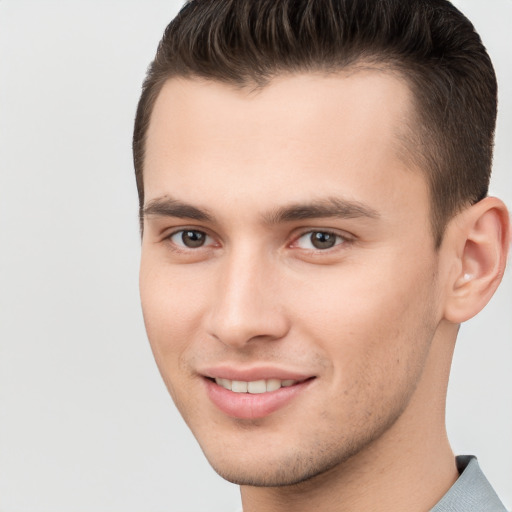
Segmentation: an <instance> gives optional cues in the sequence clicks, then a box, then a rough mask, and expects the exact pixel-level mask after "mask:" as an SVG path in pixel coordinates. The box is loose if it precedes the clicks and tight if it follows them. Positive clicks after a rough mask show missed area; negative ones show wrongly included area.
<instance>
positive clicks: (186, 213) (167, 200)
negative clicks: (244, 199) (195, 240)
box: [142, 197, 213, 222]
mask: <svg viewBox="0 0 512 512" xmlns="http://www.w3.org/2000/svg"><path fill="white" fill-rule="evenodd" d="M142 216H143V217H148V216H159V217H177V218H179V219H192V220H198V221H202V222H210V221H213V215H211V214H210V213H209V212H208V211H207V210H204V209H201V208H197V207H196V206H192V205H191V204H188V203H184V202H182V201H179V200H177V199H173V198H171V197H159V198H156V199H152V200H151V201H149V202H148V204H147V205H145V206H144V208H143V210H142Z"/></svg>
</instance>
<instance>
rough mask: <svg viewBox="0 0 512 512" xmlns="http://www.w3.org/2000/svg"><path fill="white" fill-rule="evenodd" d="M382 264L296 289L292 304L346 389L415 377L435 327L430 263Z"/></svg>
mask: <svg viewBox="0 0 512 512" xmlns="http://www.w3.org/2000/svg"><path fill="white" fill-rule="evenodd" d="M380 263H381V264H380V265H379V266H378V267H377V265H375V266H372V267H370V268H364V269H363V268H361V269H360V271H357V269H354V268H352V269H351V271H350V272H345V271H343V275H341V274H340V275H338V276H334V277H333V278H332V279H330V280H329V281H327V280H326V281H325V282H324V283H322V279H319V280H316V281H315V284H314V286H312V285H310V284H307V285H304V286H303V287H302V288H301V291H300V293H296V294H295V300H294V304H293V306H292V308H293V309H294V310H295V311H296V315H295V317H296V318H297V322H298V325H299V326H300V329H302V331H303V335H304V336H305V337H306V338H310V339H315V340H316V343H317V345H318V346H319V347H321V349H323V351H324V352H325V354H326V357H327V358H328V359H329V360H330V361H331V364H332V372H333V373H334V378H335V380H336V382H337V385H338V386H341V388H343V389H345V390H347V389H348V388H350V387H352V386H354V385H355V382H361V381H363V380H364V381H368V382H370V381H372V382H374V383H375V385H379V384H378V383H379V382H382V383H384V381H385V380H386V379H387V380H389V379H390V375H392V376H393V377H392V378H393V379H394V380H396V381H403V380H404V379H405V380H407V379H409V378H416V377H417V376H418V372H419V371H420V369H421V365H422V362H423V361H424V358H425V357H426V352H427V351H428V347H429V344H430V341H431V339H432V336H433V334H434V331H435V327H436V322H435V318H434V314H433V306H432V304H433V303H434V301H435V287H434V281H433V278H432V275H433V272H432V270H430V269H429V268H428V265H427V266H425V267H421V266H420V267H418V266H411V265H410V264H409V266H408V267H407V266H406V265H399V264H393V263H392V260H390V261H389V262H388V265H386V262H382V261H381V262H380ZM404 268H407V269H408V270H405V271H404V270H403V269H404ZM329 283H335V285H332V284H331V285H329ZM322 284H325V286H323V287H322ZM304 297H306V299H305V298H304ZM304 306H306V307H304Z"/></svg>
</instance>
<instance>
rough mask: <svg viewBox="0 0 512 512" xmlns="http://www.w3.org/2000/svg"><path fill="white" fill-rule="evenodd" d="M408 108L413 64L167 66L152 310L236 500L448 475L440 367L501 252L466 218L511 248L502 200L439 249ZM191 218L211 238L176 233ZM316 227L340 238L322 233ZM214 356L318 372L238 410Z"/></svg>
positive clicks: (334, 502)
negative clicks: (220, 69) (246, 77)
mask: <svg viewBox="0 0 512 512" xmlns="http://www.w3.org/2000/svg"><path fill="white" fill-rule="evenodd" d="M412 112H413V102H412V98H411V94H410V91H409V89H408V87H407V86H406V84H405V83H404V82H403V81H402V80H401V79H400V78H398V77H397V76H393V75H391V74H389V73H384V72H379V71H376V70H373V71H372V70H364V71H360V72H357V73H352V74H341V73H340V74H337V75H330V76H328V77H327V76H322V75H320V74H303V75H293V76H283V77H278V78H275V79H274V80H273V81H272V82H271V83H270V84H269V85H267V86H266V87H264V88H263V89H261V90H252V89H249V88H247V89H235V88H233V87H232V86H229V85H225V84H220V83H216V82H205V81H201V80H199V79H172V80H169V81H168V82H167V83H166V84H165V86H164V88H163V90H162V91H161V93H160V95H159V97H158V99H157V102H156V104H155V107H154V111H153V115H152V119H151V123H150V127H149V131H148V136H147V148H146V160H145V169H144V187H145V194H146V202H145V207H146V211H145V216H144V232H143V241H142V260H141V273H140V290H141V299H142V307H143V313H144V319H145V323H146V328H147V332H148V337H149V340H150V343H151V347H152V350H153V353H154V355H155V359H156V362H157V364H158V367H159V369H160V372H161V374H162V377H163V379H164V381H165V383H166V385H167V388H168V389H169V392H170V394H171V395H172V398H173V399H174V401H175V403H176V405H177V407H178V409H179V410H180V412H181V414H182V415H183V417H184V419H185V421H186V422H187V424H188V425H189V427H190V428H191V430H192V432H193V433H194V435H195V436H196V438H197V440H198V442H199V443H200V445H201V447H202V449H203V451H204V453H205V455H206V457H207V458H208V460H209V461H210V463H211V464H212V466H213V467H214V469H215V470H216V471H217V472H218V473H219V474H220V475H221V476H223V477H224V478H226V479H228V480H230V481H233V482H235V483H238V484H240V485H242V500H243V505H244V511H245V512H255V511H263V510H265V511H271V512H272V511H282V510H294V511H299V512H300V511H302V510H322V511H342V510H343V511H344V510H347V511H348V510H350V511H357V510H369V509H370V510H377V509H378V510H382V511H386V510H394V511H401V510H404V511H405V510H409V511H410V510H418V511H420V510H428V509H430V508H431V507H432V506H434V505H435V503H436V502H437V501H438V500H439V499H440V498H441V497H442V495H443V494H444V493H445V492H446V491H447V490H448V489H449V487H450V486H451V485H452V484H453V482H454V481H455V479H456V478H457V476H458V475H457V471H456V469H455V464H454V457H453V454H452V452H451V450H450V447H449V444H448V441H447V438H446V432H445V427H444V406H445V395H446V385H447V381H448V375H449V367H450V362H451V356H452V351H453V347H454V343H455V338H456V334H457V329H458V324H459V322H460V321H463V320H464V319H466V317H469V316H471V315H472V314H474V313H475V312H476V311H478V310H479V309H481V307H483V304H485V302H486V301H487V300H488V298H489V297H490V296H491V295H492V292H493V291H494V288H495V286H497V282H499V276H498V274H500V273H502V270H503V267H504V263H503V261H501V263H500V262H498V263H496V264H494V265H493V263H492V262H493V261H494V260H493V259H492V258H493V257H492V256H489V254H491V253H493V254H494V253H496V254H497V253H498V252H499V251H494V252H493V250H492V249H489V250H488V251H487V252H485V251H484V250H482V249H481V248H480V247H481V244H480V243H479V242H478V241H474V240H477V238H478V237H477V236H476V235H475V233H477V234H479V235H481V234H482V233H484V234H487V235H488V239H491V238H492V240H498V239H499V242H495V244H494V247H498V246H499V247H500V251H501V253H504V252H506V246H507V241H506V235H504V233H508V228H506V210H505V209H504V207H503V206H502V204H501V203H499V202H497V200H491V199H489V200H485V201H484V202H483V203H482V205H483V206H482V205H477V206H476V207H475V208H469V209H468V210H467V211H464V212H463V213H461V214H460V215H459V216H457V217H456V218H455V219H453V220H452V221H451V222H450V224H449V226H448V229H447V232H446V236H445V240H444V242H443V245H442V246H441V249H439V250H435V248H434V241H433V237H432V232H431V229H430V200H429V191H428V187H427V184H426V180H425V178H424V175H423V173H422V171H421V170H419V169H415V168H413V167H412V166H411V163H410V161H408V162H405V160H404V159H402V158H401V157H400V155H403V154H404V153H403V151H402V149H403V148H401V147H400V146H399V142H398V141H399V140H403V139H404V138H403V137H401V136H400V135H401V130H402V129H403V127H404V126H405V125H406V124H407V120H408V119H410V118H411V117H412ZM493 201H494V202H493ZM312 203H315V204H316V205H317V206H318V204H320V205H321V206H324V207H325V206H326V205H329V207H332V205H333V204H334V203H336V205H337V206H338V207H339V206H340V203H342V204H343V206H344V208H342V211H341V212H340V211H339V208H338V211H337V212H336V215H334V213H333V212H330V211H329V212H326V211H319V210H318V209H317V211H316V212H315V211H312V209H311V204H312ZM177 205H178V206H179V208H177ZM184 205H185V206H184ZM297 205H300V206H301V207H302V210H301V211H302V212H303V213H304V212H306V214H307V215H303V216H304V217H305V218H301V219H299V218H297V211H298V210H297ZM291 207H293V208H291ZM284 209H287V212H288V215H279V213H281V214H282V213H283V210H284ZM331 209H332V208H331ZM290 211H291V212H292V213H290ZM293 212H295V213H293ZM482 219H484V220H485V222H484V221H482ZM478 220H480V225H478V224H477V221H478ZM504 226H505V227H504ZM183 230H189V231H190V230H192V231H193V232H194V233H195V234H196V235H197V233H199V235H200V234H203V236H204V237H205V238H204V244H203V245H198V246H196V247H187V246H186V245H184V241H183V240H184V239H183V238H182V234H183ZM312 232H314V233H329V234H330V236H331V237H333V238H331V239H332V240H334V241H335V244H334V245H333V246H332V247H327V248H321V249H318V248H315V247H314V245H312V241H311V233H312ZM489 233H490V234H489ZM471 234H473V235H474V236H473V239H474V240H473V242H472V243H471V244H470V243H469V242H468V240H469V239H470V238H471ZM491 235H492V236H491ZM320 236H325V235H320ZM500 236H501V238H500ZM480 239H481V237H480ZM185 241H186V243H188V241H189V239H186V240H185ZM484 253H485V254H484ZM501 253H500V254H501ZM468 272H469V273H468ZM491 274H492V275H491ZM484 275H485V276H486V279H487V281H485V282H486V283H487V284H486V286H484V285H483V284H482V285H481V286H480V288H470V286H471V284H468V281H473V283H477V284H478V283H482V282H483V281H482V279H480V277H481V276H484ZM464 276H466V277H464ZM467 276H470V277H469V278H468V277H467ZM489 276H490V277H489ZM493 276H494V277H493ZM496 276H498V277H496ZM468 287H469V288H468ZM484 288H485V290H484ZM468 290H469V291H468ZM473 310H474V311H473ZM219 365H221V366H222V365H223V366H227V367H229V368H235V369H241V370H243V371H250V370H251V369H254V368H256V369H257V368H259V367H261V366H265V367H270V368H271V369H273V371H277V372H279V371H288V372H295V373H298V374H300V375H305V376H308V377H312V378H311V379H310V381H309V382H308V384H307V386H306V387H305V389H303V390H302V391H301V392H300V393H298V394H297V395H296V396H294V398H293V399H292V400H291V401H289V402H288V403H287V404H286V405H285V406H284V407H281V408H279V409H278V410H276V411H275V412H272V413H271V414H268V415H266V416H264V417H260V418H253V419H251V418H248V419H247V418H245V419H240V418H234V417H232V416H230V415H227V414H225V412H223V411H221V410H220V409H219V408H218V407H216V406H215V404H213V403H212V401H211V400H210V398H209V397H208V395H207V393H206V392H205V373H208V372H207V370H206V369H208V368H211V367H218V366H219ZM404 489H406V490H407V492H404Z"/></svg>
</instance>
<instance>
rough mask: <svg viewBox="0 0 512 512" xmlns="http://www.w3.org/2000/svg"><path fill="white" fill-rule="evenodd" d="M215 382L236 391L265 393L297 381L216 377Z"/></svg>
mask: <svg viewBox="0 0 512 512" xmlns="http://www.w3.org/2000/svg"><path fill="white" fill-rule="evenodd" d="M215 382H216V383H217V384H218V385H219V386H221V387H223V388H225V389H229V390H230V391H234V392H235V393H252V394H257V393H265V392H267V391H277V390H278V389H279V388H281V387H283V388H284V387H289V386H293V385H294V384H296V383H297V381H296V380H289V379H288V380H280V379H267V380H253V381H250V382H246V381H243V380H229V379H221V378H217V379H215Z"/></svg>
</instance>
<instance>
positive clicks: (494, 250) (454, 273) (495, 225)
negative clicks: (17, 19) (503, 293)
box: [441, 197, 511, 324]
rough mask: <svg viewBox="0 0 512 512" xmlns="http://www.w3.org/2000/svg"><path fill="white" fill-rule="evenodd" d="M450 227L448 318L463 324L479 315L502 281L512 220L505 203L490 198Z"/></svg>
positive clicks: (468, 211) (448, 230) (445, 315)
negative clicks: (511, 221) (511, 220)
mask: <svg viewBox="0 0 512 512" xmlns="http://www.w3.org/2000/svg"><path fill="white" fill-rule="evenodd" d="M450 224H451V225H449V226H448V228H447V232H446V236H447V239H446V240H444V241H443V246H444V245H445V242H446V243H447V247H448V252H447V253H448V255H449V258H450V259H451V262H450V263H451V264H450V265H449V267H450V269H451V270H450V273H449V274H450V276H449V279H448V282H447V285H448V289H447V290H446V292H447V295H446V302H445V311H444V317H445V318H446V319H447V320H448V321H450V322H453V323H457V324H459V323H461V322H464V321H466V320H469V319H470V318H472V317H473V316H475V315H476V314H477V313H479V312H480V311H481V310H482V309H483V308H484V306H485V305H486V304H487V303H488V302H489V300H490V298H491V297H492V296H493V294H494V292H495V291H496V288H497V287H498V285H499V284H500V282H501V279H502V277H503V274H504V272H505V266H506V261H507V253H508V249H509V245H510V237H511V233H510V221H509V214H508V211H507V208H506V206H505V205H504V203H503V202H502V201H500V200H499V199H497V198H495V197H486V198H485V199H483V200H482V201H480V202H478V203H476V204H475V205H473V206H471V207H469V208H467V209H466V210H464V211H463V212H462V213H461V214H459V215H457V217H455V218H454V219H453V220H452V221H451V222H450ZM444 249H446V247H444V248H443V247H442V248H441V250H444Z"/></svg>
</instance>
